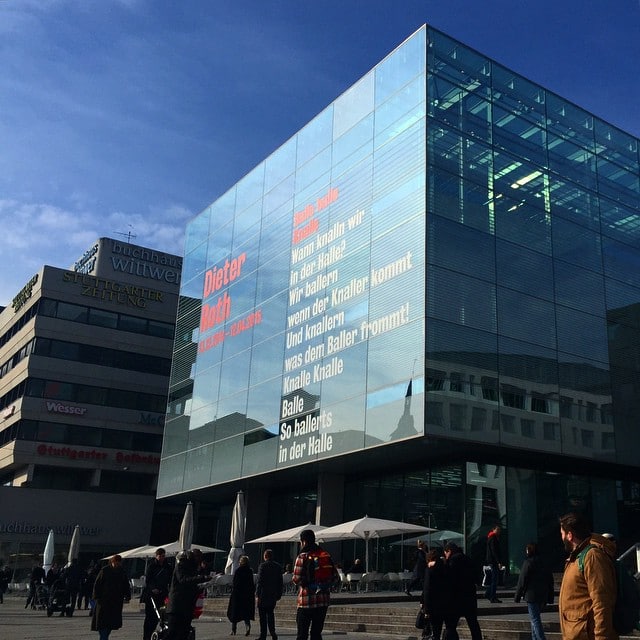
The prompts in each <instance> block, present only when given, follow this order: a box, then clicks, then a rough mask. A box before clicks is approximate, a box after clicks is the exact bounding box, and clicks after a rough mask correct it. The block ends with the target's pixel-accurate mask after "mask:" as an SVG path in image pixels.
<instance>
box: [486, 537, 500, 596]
mask: <svg viewBox="0 0 640 640" xmlns="http://www.w3.org/2000/svg"><path fill="white" fill-rule="evenodd" d="M501 532H502V529H501V527H500V525H496V526H495V527H493V529H491V531H489V534H488V535H487V553H486V556H485V566H487V567H490V569H491V571H490V575H489V576H488V578H487V585H486V591H485V596H486V598H487V600H488V601H489V602H502V601H501V600H498V595H497V594H498V577H499V575H500V571H502V570H503V569H504V565H503V564H502V560H501V557H502V556H501V554H500V533H501Z"/></svg>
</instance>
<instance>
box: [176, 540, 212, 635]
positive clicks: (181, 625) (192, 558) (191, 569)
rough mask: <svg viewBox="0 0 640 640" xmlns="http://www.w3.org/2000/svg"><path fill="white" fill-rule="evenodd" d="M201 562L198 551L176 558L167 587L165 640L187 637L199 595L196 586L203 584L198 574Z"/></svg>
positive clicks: (187, 552)
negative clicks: (166, 632) (167, 628)
mask: <svg viewBox="0 0 640 640" xmlns="http://www.w3.org/2000/svg"><path fill="white" fill-rule="evenodd" d="M201 560H202V554H201V553H200V550H199V549H193V550H192V551H184V552H182V553H181V554H180V555H179V556H178V563H177V564H176V568H175V569H174V570H173V575H172V576H171V585H170V586H169V603H168V604H167V625H168V627H169V632H168V635H167V640H187V638H188V637H189V632H190V631H191V621H192V620H193V610H194V607H195V604H196V600H197V599H198V594H199V593H200V587H199V586H198V585H199V584H201V583H203V582H205V578H203V576H201V575H200V574H199V573H198V566H199V564H200V561H201Z"/></svg>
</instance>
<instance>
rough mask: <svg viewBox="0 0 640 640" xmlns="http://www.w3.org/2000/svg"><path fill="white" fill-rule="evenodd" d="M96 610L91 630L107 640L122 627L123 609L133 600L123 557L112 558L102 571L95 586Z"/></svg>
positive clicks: (92, 617) (101, 639)
mask: <svg viewBox="0 0 640 640" xmlns="http://www.w3.org/2000/svg"><path fill="white" fill-rule="evenodd" d="M93 599H94V601H95V608H94V609H93V615H92V616H91V630H92V631H97V632H98V633H99V634H100V640H107V638H108V637H109V634H110V633H111V632H112V631H113V630H114V629H120V628H121V627H122V607H123V605H124V603H125V602H129V600H131V587H130V586H129V579H128V578H127V574H126V573H125V572H124V569H123V568H122V557H121V556H119V555H115V556H112V557H111V558H110V560H109V564H108V565H107V566H106V567H104V568H103V569H101V570H100V573H98V576H97V577H96V581H95V583H94V585H93Z"/></svg>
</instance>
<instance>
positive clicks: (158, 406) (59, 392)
mask: <svg viewBox="0 0 640 640" xmlns="http://www.w3.org/2000/svg"><path fill="white" fill-rule="evenodd" d="M24 396H28V397H31V398H45V399H49V400H61V401H66V402H77V403H83V404H95V405H99V406H103V407H114V408H117V409H132V410H136V411H150V412H152V413H164V412H165V410H166V408H167V399H166V397H165V396H158V395H155V394H151V393H138V392H137V391H126V390H124V389H106V388H104V387H95V386H92V385H88V384H74V383H71V382H60V381H59V380H43V379H40V378H27V379H26V380H23V381H22V382H21V383H20V384H18V385H17V386H16V387H14V388H13V389H11V390H10V391H9V392H8V393H6V394H5V395H4V396H2V397H0V409H4V408H5V407H7V406H9V405H10V404H11V403H12V402H15V401H16V400H18V399H19V398H22V397H24Z"/></svg>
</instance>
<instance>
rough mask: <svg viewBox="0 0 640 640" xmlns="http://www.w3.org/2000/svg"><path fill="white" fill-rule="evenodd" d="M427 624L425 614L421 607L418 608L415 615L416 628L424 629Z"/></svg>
mask: <svg viewBox="0 0 640 640" xmlns="http://www.w3.org/2000/svg"><path fill="white" fill-rule="evenodd" d="M426 624H427V616H426V615H425V613H424V611H423V609H422V607H420V608H419V609H418V615H417V616H416V629H424V628H425V626H426Z"/></svg>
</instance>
